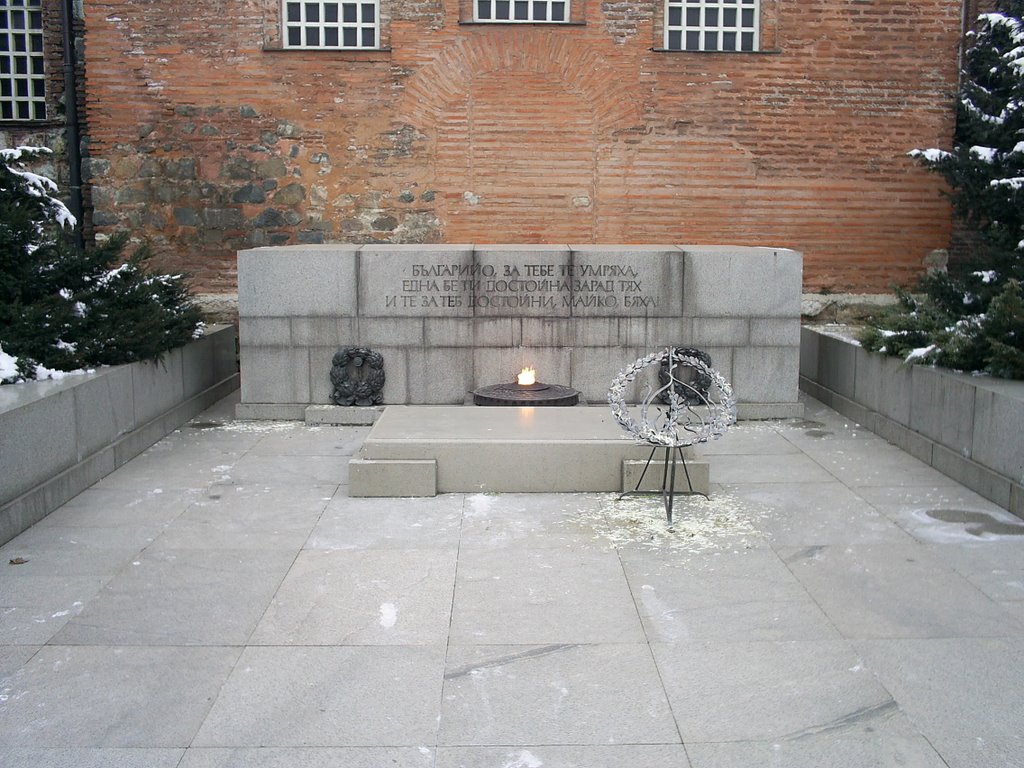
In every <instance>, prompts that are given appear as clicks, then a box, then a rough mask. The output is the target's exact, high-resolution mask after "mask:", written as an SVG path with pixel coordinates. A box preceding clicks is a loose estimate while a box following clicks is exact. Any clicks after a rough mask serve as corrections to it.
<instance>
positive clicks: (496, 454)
mask: <svg viewBox="0 0 1024 768" xmlns="http://www.w3.org/2000/svg"><path fill="white" fill-rule="evenodd" d="M650 452H651V448H650V446H647V445H637V444H635V443H634V442H633V441H632V440H631V439H629V438H628V437H627V436H626V433H625V432H624V431H623V430H622V429H621V428H620V427H619V426H618V424H616V423H615V421H614V420H613V419H612V416H611V412H610V411H609V410H608V409H607V408H604V407H576V408H509V407H473V408H469V407H464V406H388V407H387V408H385V410H384V413H383V414H382V415H381V417H380V419H378V421H377V422H376V424H375V425H374V426H373V429H372V430H371V431H370V434H369V435H368V436H367V438H366V441H365V442H364V443H363V446H362V448H361V449H360V451H359V453H358V454H357V455H356V456H355V457H354V458H353V459H352V461H351V462H350V464H349V494H350V495H351V496H433V495H434V494H435V493H456V492H470V493H479V492H520V493H542V492H547V493H552V492H553V493H573V492H584V491H591V492H621V491H623V490H633V488H634V487H635V486H636V479H637V478H638V477H639V472H640V469H641V468H642V466H643V464H644V463H645V462H646V461H647V458H648V457H649V456H650ZM686 458H687V469H688V470H689V472H690V477H691V480H692V481H693V486H694V490H696V491H700V492H702V493H706V492H707V490H708V466H707V464H706V463H705V462H702V461H700V460H699V459H698V458H697V456H696V454H695V453H694V452H693V451H692V449H687V451H686ZM662 462H663V454H661V453H658V454H657V455H656V456H655V460H654V461H653V462H652V465H651V469H650V470H649V471H648V477H647V478H645V482H644V489H649V488H650V489H653V488H655V487H660V478H661V473H662V466H663V465H662ZM431 463H433V470H434V473H433V477H431V476H430V475H431V472H430V468H431V467H430V464H431ZM652 478H656V482H655V481H654V480H652ZM651 482H655V484H654V485H653V486H649V484H650V483H651ZM676 482H677V488H678V489H680V490H682V489H685V476H684V475H683V473H682V468H681V467H680V468H679V469H678V470H677V476H676ZM624 483H625V485H624Z"/></svg>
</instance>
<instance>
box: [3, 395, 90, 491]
mask: <svg viewBox="0 0 1024 768" xmlns="http://www.w3.org/2000/svg"><path fill="white" fill-rule="evenodd" d="M18 386H20V387H26V388H28V387H31V388H35V387H36V385H34V384H21V385H18ZM5 389H6V387H5ZM46 389H49V390H50V391H51V394H49V395H48V396H47V397H41V398H38V399H35V400H34V401H28V400H27V398H26V402H25V404H24V405H22V406H21V407H18V408H14V409H12V410H8V411H5V412H3V413H2V414H0V502H7V501H10V500H12V499H14V498H16V497H17V496H20V495H21V494H23V493H25V492H26V491H28V490H30V489H31V488H34V487H35V486H37V485H39V484H40V483H42V482H45V481H46V480H48V479H49V478H50V477H52V476H54V475H56V474H57V473H59V472H61V471H62V470H65V469H67V468H68V467H70V466H72V465H73V464H74V463H75V462H76V461H78V451H77V448H76V445H77V436H76V434H75V422H76V419H75V396H74V391H73V389H72V388H71V387H62V388H59V389H57V388H52V387H46ZM25 394H26V395H28V394H32V393H31V392H26V393H25Z"/></svg>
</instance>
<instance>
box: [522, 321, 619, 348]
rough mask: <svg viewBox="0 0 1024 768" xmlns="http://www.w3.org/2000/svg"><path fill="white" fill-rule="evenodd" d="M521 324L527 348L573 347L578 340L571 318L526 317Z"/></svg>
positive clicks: (524, 343) (523, 341)
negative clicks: (576, 339)
mask: <svg viewBox="0 0 1024 768" xmlns="http://www.w3.org/2000/svg"><path fill="white" fill-rule="evenodd" d="M602 319H603V318H602ZM609 319H610V318H609ZM612 322H615V321H614V320H612ZM521 323H522V329H523V340H522V343H523V345H524V346H527V347H571V346H573V343H574V341H575V338H576V331H575V328H574V327H573V324H574V323H573V320H572V319H571V318H567V317H524V318H522V320H521Z"/></svg>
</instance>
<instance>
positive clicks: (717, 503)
mask: <svg viewBox="0 0 1024 768" xmlns="http://www.w3.org/2000/svg"><path fill="white" fill-rule="evenodd" d="M770 511H771V510H769V509H767V508H765V507H763V506H761V505H758V506H756V507H755V506H752V505H751V504H749V503H747V502H746V501H744V500H742V499H740V498H738V497H736V496H732V495H730V494H729V493H726V492H718V493H716V494H715V495H714V496H712V497H711V498H710V499H705V498H704V497H703V496H678V497H677V498H676V500H675V502H674V506H673V513H672V516H673V522H672V524H671V525H669V523H668V521H667V520H666V516H665V507H664V504H663V503H662V500H661V496H660V495H650V496H627V497H625V498H622V499H620V498H619V495H618V494H614V493H613V494H607V495H606V496H605V497H604V498H603V499H602V502H601V504H599V505H598V506H597V508H596V509H590V510H586V511H583V512H580V513H579V514H578V515H577V516H576V517H575V518H573V519H572V521H571V522H572V524H573V525H574V526H575V525H579V524H580V523H584V524H586V525H587V526H588V527H589V528H590V529H591V531H592V532H593V534H594V535H595V536H597V537H599V538H602V539H605V540H606V541H608V542H609V543H610V545H611V546H612V547H619V546H624V545H639V546H642V547H646V548H648V549H673V550H683V551H687V552H706V551H714V550H726V549H728V550H731V551H740V550H746V549H750V548H751V547H753V546H754V542H755V540H757V539H760V537H761V535H762V534H761V533H760V532H759V531H758V529H757V527H756V523H757V521H758V520H760V519H761V518H763V517H764V516H765V515H766V514H769V513H770Z"/></svg>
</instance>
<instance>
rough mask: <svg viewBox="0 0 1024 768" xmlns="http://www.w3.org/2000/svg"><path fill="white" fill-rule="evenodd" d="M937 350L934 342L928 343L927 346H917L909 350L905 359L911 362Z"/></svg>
mask: <svg viewBox="0 0 1024 768" xmlns="http://www.w3.org/2000/svg"><path fill="white" fill-rule="evenodd" d="M937 350H938V347H937V346H936V345H935V344H929V345H928V346H927V347H918V348H917V349H914V350H911V352H910V354H909V355H907V358H906V361H905V362H908V363H912V362H913V361H914V360H923V359H924V358H926V357H927V356H928V355H930V354H931V353H932V352H935V351H937Z"/></svg>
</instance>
